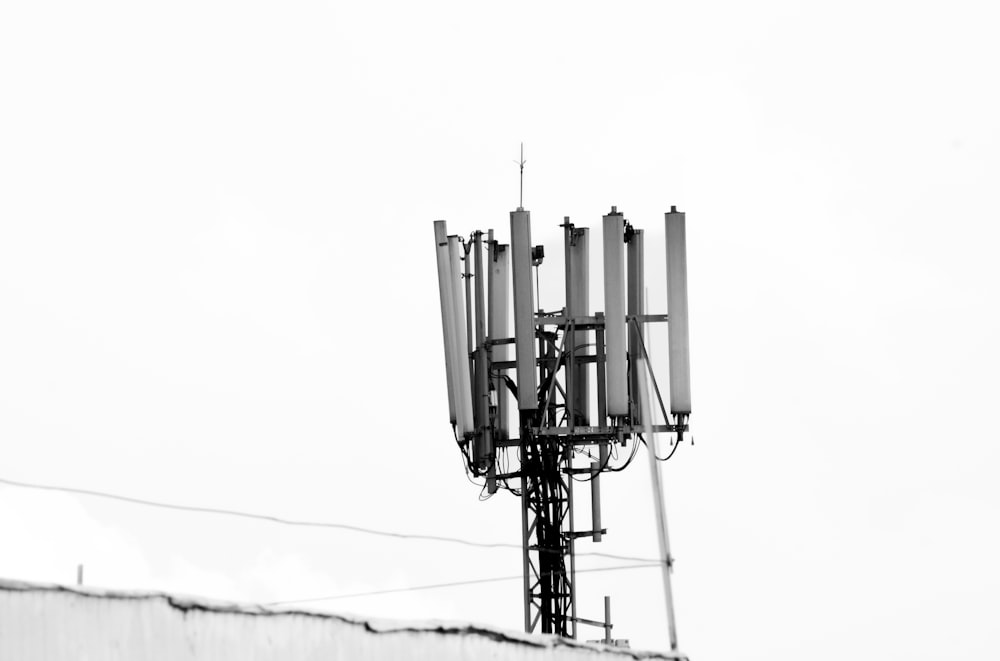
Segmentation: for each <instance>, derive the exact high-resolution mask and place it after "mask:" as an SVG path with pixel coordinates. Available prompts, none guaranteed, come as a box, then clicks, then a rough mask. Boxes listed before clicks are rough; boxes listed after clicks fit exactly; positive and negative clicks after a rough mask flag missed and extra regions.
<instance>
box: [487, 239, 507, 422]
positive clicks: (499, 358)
mask: <svg viewBox="0 0 1000 661" xmlns="http://www.w3.org/2000/svg"><path fill="white" fill-rule="evenodd" d="M489 252H490V256H489V280H490V282H489V287H490V291H489V314H488V316H489V330H488V332H487V335H488V336H489V338H490V340H502V339H505V338H508V337H510V324H509V322H510V318H509V315H508V314H507V310H508V308H509V306H510V249H509V246H507V245H500V244H496V245H491V246H490V251H489ZM491 351H492V352H493V362H504V361H508V360H510V345H509V344H494V345H493V347H492V349H491ZM493 388H494V393H495V394H496V407H497V432H498V434H499V437H500V439H501V440H504V441H505V440H507V438H508V437H509V435H510V434H509V431H508V430H509V419H508V418H509V415H510V391H509V390H507V385H506V384H505V383H504V381H503V379H502V378H501V377H500V376H499V375H497V376H495V377H493Z"/></svg>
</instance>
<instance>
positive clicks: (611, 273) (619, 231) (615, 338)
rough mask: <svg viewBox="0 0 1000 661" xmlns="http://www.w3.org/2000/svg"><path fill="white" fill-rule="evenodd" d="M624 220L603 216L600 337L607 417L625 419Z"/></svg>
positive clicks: (614, 216) (626, 404) (619, 216)
mask: <svg viewBox="0 0 1000 661" xmlns="http://www.w3.org/2000/svg"><path fill="white" fill-rule="evenodd" d="M624 234H625V219H624V217H623V216H622V215H621V214H620V213H618V212H616V211H614V210H612V213H610V214H608V215H607V216H604V317H605V321H604V324H605V325H604V336H605V342H606V344H607V377H606V379H607V397H608V415H611V416H622V415H628V384H627V374H628V365H627V363H626V355H627V353H626V349H625V242H624Z"/></svg>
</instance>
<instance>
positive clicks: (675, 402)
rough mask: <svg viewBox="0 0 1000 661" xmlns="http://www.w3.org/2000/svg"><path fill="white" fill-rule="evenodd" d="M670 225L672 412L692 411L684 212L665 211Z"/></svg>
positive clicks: (668, 267) (668, 265) (668, 279)
mask: <svg viewBox="0 0 1000 661" xmlns="http://www.w3.org/2000/svg"><path fill="white" fill-rule="evenodd" d="M665 216H666V228H667V232H666V234H667V318H668V322H667V331H668V336H667V337H668V339H667V344H668V345H669V353H670V412H671V413H674V414H684V415H687V414H690V413H691V359H690V355H689V341H688V298H687V296H688V292H687V245H686V240H687V238H686V230H685V218H684V213H683V212H680V211H670V212H669V213H667V214H665Z"/></svg>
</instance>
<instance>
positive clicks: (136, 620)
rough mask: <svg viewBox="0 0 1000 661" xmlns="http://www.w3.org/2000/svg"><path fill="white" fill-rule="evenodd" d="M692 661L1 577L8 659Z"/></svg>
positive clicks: (0, 611)
mask: <svg viewBox="0 0 1000 661" xmlns="http://www.w3.org/2000/svg"><path fill="white" fill-rule="evenodd" d="M383 658H384V659H436V660H438V659H439V660H441V661H449V660H451V659H455V660H458V659H473V658H474V659H496V660H498V661H499V660H503V659H518V660H519V661H530V660H532V659H538V660H539V661H541V660H542V659H545V660H546V661H574V660H577V659H587V660H588V661H594V660H598V659H609V660H622V659H671V660H673V659H685V657H683V656H673V655H669V654H663V653H655V652H641V651H637V650H627V649H621V648H608V647H604V646H600V645H589V644H586V643H580V642H576V641H572V640H566V639H563V638H558V637H556V636H542V635H528V634H524V633H520V632H512V631H504V630H501V629H491V628H488V627H483V626H478V625H473V624H463V623H449V622H396V621H387V620H386V621H380V620H368V619H360V618H355V617H348V616H343V615H338V614H334V613H327V612H322V611H313V610H304V609H301V608H289V607H266V606H260V605H254V604H236V603H227V602H220V601H212V600H208V599H201V598H197V597H187V596H179V595H171V594H166V593H161V592H137V591H120V590H103V589H98V588H92V587H79V586H63V585H55V584H44V583H26V582H22V581H12V580H5V579H0V659H18V660H22V659H23V660H29V659H30V660H36V659H38V660H45V661H49V660H51V661H63V660H66V661H69V660H70V659H72V660H73V661H79V660H81V659H101V660H102V661H118V660H122V661H124V660H128V661H134V660H136V659H143V660H147V659H148V660H151V661H158V660H161V659H162V660H164V661H167V660H169V661H203V660H209V659H211V660H212V661H226V660H227V659H234V660H236V659H239V660H240V661H247V660H253V661H272V660H273V661H300V660H301V661H314V660H315V661H320V660H322V661H331V660H336V659H383Z"/></svg>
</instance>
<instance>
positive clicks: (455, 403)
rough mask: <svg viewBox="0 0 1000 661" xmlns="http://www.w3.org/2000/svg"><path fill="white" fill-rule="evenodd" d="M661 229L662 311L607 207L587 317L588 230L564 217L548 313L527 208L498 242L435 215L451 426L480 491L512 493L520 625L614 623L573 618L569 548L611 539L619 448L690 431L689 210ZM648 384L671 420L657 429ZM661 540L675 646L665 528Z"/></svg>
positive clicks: (629, 240) (639, 234)
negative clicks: (606, 511) (593, 302)
mask: <svg viewBox="0 0 1000 661" xmlns="http://www.w3.org/2000/svg"><path fill="white" fill-rule="evenodd" d="M522 165H523V161H522ZM665 224H666V251H667V269H666V271H667V272H666V283H667V314H650V313H648V312H647V311H646V310H645V305H644V296H643V294H644V292H645V283H644V278H645V273H644V266H643V231H642V230H641V229H635V228H634V227H632V225H631V224H630V223H629V222H628V221H626V219H625V217H624V216H623V215H622V213H620V212H619V211H618V210H617V209H616V208H615V207H611V211H610V213H608V214H607V215H605V216H604V217H603V221H602V240H603V258H604V311H603V312H595V313H591V311H590V307H589V306H590V304H589V297H590V289H589V287H590V285H589V243H590V231H589V229H588V228H586V227H577V226H576V225H574V224H573V223H571V222H570V220H569V218H568V217H567V218H565V219H564V222H563V223H562V225H561V227H563V230H564V231H563V236H564V250H565V256H566V260H565V261H566V265H565V269H566V303H565V306H564V307H563V308H562V309H559V310H550V311H544V310H541V309H537V308H536V301H535V281H536V279H537V271H533V269H537V267H538V266H539V265H540V264H541V263H542V260H543V259H544V248H543V246H533V245H532V243H531V214H530V212H529V211H526V210H524V209H523V208H522V207H520V206H519V207H518V208H517V210H516V211H512V212H511V213H510V243H509V244H503V243H500V242H499V240H497V239H496V238H495V236H494V232H493V230H492V229H491V230H488V231H487V232H485V233H484V232H482V231H479V230H477V231H474V232H472V233H471V235H470V236H469V238H468V240H466V239H464V238H461V237H459V236H456V235H448V231H447V226H446V223H445V221H444V220H438V221H435V222H434V239H435V248H436V250H437V268H438V283H439V285H440V295H441V322H442V327H443V330H444V347H445V367H446V373H447V382H448V408H449V414H450V416H451V423H452V426H453V428H454V431H455V437H456V439H457V441H458V443H459V446H460V448H461V450H462V452H463V454H464V455H465V458H466V461H467V467H468V470H469V471H470V472H471V473H472V474H473V475H476V476H481V477H484V478H485V480H486V486H485V489H486V491H487V492H488V493H489V494H493V493H495V492H496V491H497V490H498V489H506V490H508V491H510V492H512V493H514V494H515V495H517V496H519V497H520V499H521V504H522V530H521V534H522V540H523V565H524V566H523V570H524V629H525V631H526V632H528V633H531V632H533V631H536V630H538V629H539V628H540V630H541V632H542V633H553V634H558V635H560V636H566V637H572V638H575V637H576V634H577V624H578V623H584V624H590V625H595V626H603V627H606V629H607V630H610V622H607V621H605V622H603V623H602V622H596V621H593V620H588V619H585V618H582V617H578V616H577V609H576V606H577V603H576V588H575V561H574V555H575V546H576V542H577V541H578V540H580V539H581V538H590V539H591V540H592V541H594V542H600V541H601V539H602V537H603V536H604V535H606V534H607V530H606V529H605V528H602V527H601V525H602V524H601V507H600V485H601V474H602V473H605V472H609V471H616V470H621V469H622V468H623V467H624V466H615V465H613V464H612V456H613V455H616V454H619V451H620V454H621V455H626V454H627V455H628V456H629V457H630V458H631V457H632V456H634V454H635V452H636V450H637V449H638V444H639V443H640V442H646V443H647V444H648V446H649V448H650V452H653V447H654V446H653V444H652V435H653V434H654V433H672V434H675V435H676V440H675V441H674V442H675V443H676V444H680V443H681V442H682V440H683V435H684V432H686V431H687V430H688V424H687V421H688V416H689V415H690V413H691V387H690V365H689V358H688V305H687V257H686V248H685V215H684V213H682V212H679V211H677V210H676V208H675V207H672V208H671V210H670V212H668V213H666V214H665ZM511 289H513V313H514V314H513V316H514V319H513V334H511V327H510V323H509V321H510V320H509V317H508V310H509V309H510V293H511ZM661 322H668V331H669V335H668V338H669V339H668V345H669V347H668V349H669V384H670V391H669V398H670V413H669V415H668V413H667V411H666V408H665V406H664V403H663V399H662V397H661V395H660V388H659V385H658V383H657V381H656V377H655V375H654V374H653V371H652V369H651V366H650V362H649V359H648V358H649V357H648V355H647V352H646V341H645V326H646V324H648V323H661ZM512 349H513V351H512ZM648 382H651V383H652V386H653V391H654V394H655V398H656V402H657V406H658V407H659V408H660V410H661V412H662V415H663V418H662V419H663V420H664V421H665V422H666V424H653V422H654V419H653V418H654V415H653V408H652V405H651V404H650V397H649V392H648V387H647V383H648ZM592 388H593V389H596V397H592V394H593V393H592ZM593 403H596V411H595V410H592V408H593V407H592V404H593ZM512 431H513V433H512ZM675 449H676V446H675ZM654 477H655V478H656V479H658V473H655V472H654ZM580 481H586V483H587V485H588V486H589V487H590V500H591V508H592V526H591V529H590V530H576V529H575V527H574V519H573V499H574V493H573V487H574V484H576V483H578V482H580ZM658 512H659V513H661V514H662V509H658ZM660 541H661V551H662V553H663V554H664V566H665V570H664V571H665V573H664V582H665V588H666V592H667V594H666V597H667V608H668V618H669V620H670V623H669V624H670V637H671V647H672V648H673V649H676V635H675V633H674V626H673V606H672V603H671V601H672V600H671V597H670V593H669V589H670V588H669V573H668V568H669V565H670V558H669V550H668V549H667V548H666V536H665V527H663V528H662V529H661V540H660Z"/></svg>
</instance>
